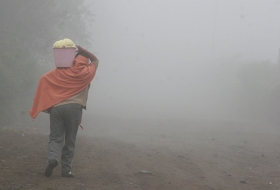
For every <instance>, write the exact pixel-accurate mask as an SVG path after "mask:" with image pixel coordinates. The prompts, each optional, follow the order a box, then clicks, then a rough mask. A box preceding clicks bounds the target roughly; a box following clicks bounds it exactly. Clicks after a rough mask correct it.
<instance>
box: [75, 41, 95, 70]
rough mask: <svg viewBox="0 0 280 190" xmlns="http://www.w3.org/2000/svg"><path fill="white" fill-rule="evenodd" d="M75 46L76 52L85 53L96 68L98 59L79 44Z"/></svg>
mask: <svg viewBox="0 0 280 190" xmlns="http://www.w3.org/2000/svg"><path fill="white" fill-rule="evenodd" d="M76 47H77V48H78V50H77V52H78V53H79V52H81V53H85V54H86V55H87V57H88V58H89V59H90V61H91V63H93V64H94V65H95V67H96V69H97V67H98V63H99V60H98V59H97V57H96V56H95V55H94V54H93V53H91V52H89V51H88V50H86V49H84V48H82V47H81V46H79V45H77V46H76Z"/></svg>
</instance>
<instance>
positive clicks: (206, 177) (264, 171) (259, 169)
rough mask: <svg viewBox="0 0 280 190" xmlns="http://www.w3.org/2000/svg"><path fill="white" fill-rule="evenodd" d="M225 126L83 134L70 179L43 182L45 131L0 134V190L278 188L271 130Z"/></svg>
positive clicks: (278, 157) (278, 159)
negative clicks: (72, 175)
mask: <svg viewBox="0 0 280 190" xmlns="http://www.w3.org/2000/svg"><path fill="white" fill-rule="evenodd" d="M227 125H229V124H226V126H225V124H222V125H221V124H217V125H213V124H211V125H209V126H208V128H206V127H205V126H203V127H202V126H194V125H190V126H189V127H182V126H181V127H180V126H178V125H176V127H173V128H165V129H163V128H161V129H158V128H156V127H154V128H153V127H146V128H145V127H143V126H142V127H141V128H138V129H136V128H134V129H131V128H130V127H129V126H126V125H122V126H119V127H114V128H112V127H111V128H110V127H106V126H105V127H104V126H103V127H95V128H91V129H85V130H83V131H80V132H79V134H78V139H77V148H76V153H75V159H74V163H73V173H74V174H75V175H76V177H75V178H72V179H69V178H62V177H61V173H60V165H59V166H58V167H57V168H55V170H54V172H53V175H52V176H51V177H50V178H46V177H45V176H44V169H45V166H46V164H47V163H46V153H47V152H46V150H47V144H48V135H47V133H46V132H40V133H34V132H33V131H32V130H30V129H29V130H28V131H26V130H18V129H17V130H2V131H1V132H0V152H1V154H0V164H1V165H0V189H69V190H72V189H79V190H86V189H97V190H105V189H106V190H124V189H128V190H130V189H131V190H132V189H142V190H152V189H155V190H165V189H166V190H177V189H178V190H181V189H182V190H186V189H190V190H198V189H200V190H212V189H213V190H214V189H215V190H219V189H227V190H231V189H232V190H236V189H241V190H242V189H244V190H245V189H246V190H248V189H254V190H255V189H261V190H266V189H270V190H271V189H280V181H279V180H280V151H279V147H280V146H279V145H280V138H279V132H277V130H275V129H271V130H269V129H268V128H266V129H263V128H257V127H258V126H254V127H255V128H252V127H244V126H236V125H234V126H227ZM231 125H233V124H231ZM256 129H257V130H256ZM88 134H91V135H90V136H89V135H88Z"/></svg>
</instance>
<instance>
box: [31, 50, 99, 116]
mask: <svg viewBox="0 0 280 190" xmlns="http://www.w3.org/2000/svg"><path fill="white" fill-rule="evenodd" d="M88 61H89V60H88V58H86V57H83V56H81V55H79V56H77V57H76V58H75V60H74V65H73V66H72V67H68V68H55V69H53V70H52V71H50V72H48V73H46V74H45V75H43V76H42V77H41V78H40V81H39V84H38V87H37V91H36V94H35V97H34V100H33V106H32V109H31V110H30V111H29V113H30V116H31V117H32V118H33V119H35V118H36V117H37V115H38V114H39V113H40V112H41V111H44V110H47V109H49V108H50V107H52V106H54V105H56V104H58V103H60V102H62V101H64V100H67V99H68V98H71V97H72V96H74V95H76V94H78V93H79V92H81V91H82V90H83V89H84V88H85V87H87V86H88V85H89V83H90V82H91V81H92V79H93V77H94V75H95V72H96V68H95V65H94V64H88Z"/></svg>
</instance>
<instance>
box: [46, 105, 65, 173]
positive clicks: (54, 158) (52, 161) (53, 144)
mask: <svg viewBox="0 0 280 190" xmlns="http://www.w3.org/2000/svg"><path fill="white" fill-rule="evenodd" d="M63 110H64V109H63V106H58V107H53V108H52V109H51V111H50V135H49V139H50V141H49V147H48V166H47V168H46V170H45V176H46V177H49V176H51V175H52V171H53V169H54V168H55V167H56V166H57V164H58V162H59V160H60V157H61V151H62V147H63V143H64V130H65V129H64V119H63Z"/></svg>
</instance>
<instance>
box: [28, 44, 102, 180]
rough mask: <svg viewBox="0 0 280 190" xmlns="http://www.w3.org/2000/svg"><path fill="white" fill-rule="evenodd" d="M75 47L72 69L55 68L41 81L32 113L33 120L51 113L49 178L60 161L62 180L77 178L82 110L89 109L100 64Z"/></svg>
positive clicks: (89, 54) (90, 55)
mask: <svg viewBox="0 0 280 190" xmlns="http://www.w3.org/2000/svg"><path fill="white" fill-rule="evenodd" d="M76 47H77V49H78V50H77V54H76V57H75V60H74V65H73V66H72V67H69V68H55V69H54V70H52V71H50V72H48V73H46V74H45V75H43V76H42V77H41V78H40V81H39V84H38V88H37V91H36V94H35V97H34V102H33V106H32V109H31V110H30V115H31V117H32V118H33V119H35V118H36V117H37V115H38V114H39V113H40V112H42V111H43V112H46V113H49V114H50V135H49V140H50V141H49V144H48V165H47V167H46V169H45V176H46V177H50V176H51V175H52V173H53V169H54V168H55V167H56V166H57V165H58V163H59V162H60V161H61V174H62V177H74V175H73V174H72V173H71V169H72V161H73V158H74V151H75V143H76V136H77V131H78V128H79V125H80V123H81V119H82V110H83V109H86V103H87V98H88V91H89V87H90V82H91V81H92V79H93V78H94V76H95V73H96V70H97V67H98V63H99V60H98V59H97V58H96V56H95V55H94V54H93V53H91V52H89V51H87V50H86V49H84V48H82V47H81V46H76ZM89 60H90V63H89Z"/></svg>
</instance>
